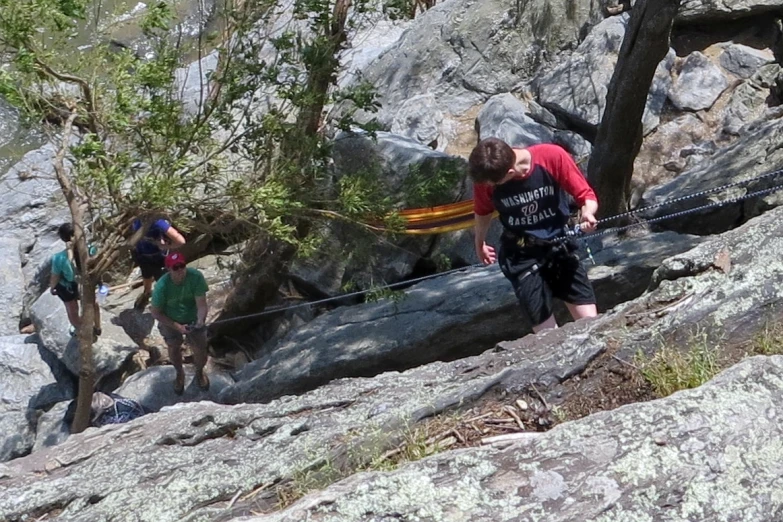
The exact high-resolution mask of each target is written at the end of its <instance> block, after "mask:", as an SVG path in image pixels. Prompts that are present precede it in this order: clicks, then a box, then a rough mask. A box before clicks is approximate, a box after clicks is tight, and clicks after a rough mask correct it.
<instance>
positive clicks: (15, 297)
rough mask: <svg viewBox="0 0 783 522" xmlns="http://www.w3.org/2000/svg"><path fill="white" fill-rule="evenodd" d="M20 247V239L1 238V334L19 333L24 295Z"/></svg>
mask: <svg viewBox="0 0 783 522" xmlns="http://www.w3.org/2000/svg"><path fill="white" fill-rule="evenodd" d="M19 249H20V244H19V241H17V240H15V239H9V238H4V239H0V335H13V334H17V333H19V321H20V320H21V318H22V299H23V297H24V274H23V273H22V258H21V256H20V253H19Z"/></svg>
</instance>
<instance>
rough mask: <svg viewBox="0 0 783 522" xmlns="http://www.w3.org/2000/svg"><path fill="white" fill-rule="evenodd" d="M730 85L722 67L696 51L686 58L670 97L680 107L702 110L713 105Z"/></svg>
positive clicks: (682, 108)
mask: <svg viewBox="0 0 783 522" xmlns="http://www.w3.org/2000/svg"><path fill="white" fill-rule="evenodd" d="M728 86H729V80H728V79H727V78H726V76H725V75H724V74H723V71H721V69H720V67H718V66H717V65H715V64H714V63H712V61H711V60H710V59H709V58H707V56H705V55H704V54H702V53H700V52H698V51H694V52H692V53H691V54H689V55H688V57H687V58H685V62H683V64H682V67H681V69H680V73H679V75H678V76H677V79H676V80H675V81H674V84H673V85H672V90H671V92H670V93H669V99H670V100H671V101H672V103H673V104H674V106H675V107H677V108H678V109H681V110H692V111H700V110H703V109H709V108H710V107H712V104H713V103H715V100H717V99H718V97H719V96H720V95H721V93H722V92H723V91H724V90H725V89H726V87H728Z"/></svg>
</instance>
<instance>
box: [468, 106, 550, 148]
mask: <svg viewBox="0 0 783 522" xmlns="http://www.w3.org/2000/svg"><path fill="white" fill-rule="evenodd" d="M527 112H528V107H527V105H526V104H525V103H524V102H523V101H521V100H519V99H517V98H516V97H514V95H513V94H508V93H507V94H498V95H495V96H493V97H492V98H490V99H489V100H487V101H486V103H485V104H484V106H483V107H482V108H481V111H480V112H479V114H478V117H477V118H476V128H477V129H478V134H479V139H482V140H483V139H485V138H490V137H492V138H500V139H501V140H503V141H505V142H506V143H508V144H510V145H512V146H515V147H527V146H530V145H535V144H537V143H552V141H553V139H554V133H553V132H552V130H550V129H549V128H547V127H545V126H544V125H541V124H540V123H537V122H535V121H534V120H533V119H532V118H530V117H529V116H527V114H526V113H527Z"/></svg>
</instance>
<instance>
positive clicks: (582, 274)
mask: <svg viewBox="0 0 783 522" xmlns="http://www.w3.org/2000/svg"><path fill="white" fill-rule="evenodd" d="M551 252H552V251H551V247H517V246H515V245H514V244H513V243H512V244H510V245H509V244H505V242H504V244H503V245H502V246H501V248H500V253H499V256H498V262H499V263H500V269H501V270H502V271H503V275H505V276H506V278H507V279H508V280H509V281H511V284H512V285H513V287H514V293H515V294H516V296H517V299H519V304H520V306H521V307H522V310H523V311H524V312H525V313H526V314H528V316H529V317H530V320H531V321H532V322H533V325H534V326H535V325H539V324H541V323H543V322H544V321H546V320H547V319H549V318H550V317H551V316H552V313H553V308H552V299H553V298H557V299H560V300H562V301H565V302H566V303H570V304H576V305H583V304H595V293H594V292H593V286H592V285H591V284H590V280H589V279H588V278H587V271H586V270H585V268H584V267H583V266H582V264H581V263H580V262H579V259H577V257H576V256H575V255H574V254H572V253H568V252H563V251H557V252H556V253H554V254H552V253H551ZM534 266H538V267H539V268H538V269H537V270H533V271H531V268H533V267H534Z"/></svg>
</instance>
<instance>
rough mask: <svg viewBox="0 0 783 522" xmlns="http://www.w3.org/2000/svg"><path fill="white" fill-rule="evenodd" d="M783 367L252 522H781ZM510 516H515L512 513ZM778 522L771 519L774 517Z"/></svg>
mask: <svg viewBox="0 0 783 522" xmlns="http://www.w3.org/2000/svg"><path fill="white" fill-rule="evenodd" d="M781 400H783V357H779V356H778V357H771V358H767V357H757V358H753V359H749V360H747V361H745V362H743V363H741V364H739V365H737V366H736V367H734V368H732V369H730V370H728V371H726V372H724V373H723V374H721V375H720V376H718V377H717V378H715V379H714V380H713V381H712V382H710V383H709V384H707V385H705V386H702V387H701V388H699V389H697V390H691V391H687V392H681V393H678V394H675V395H673V396H671V397H669V398H667V399H663V400H659V401H653V402H647V403H642V404H634V405H632V406H626V407H624V408H621V409H619V410H617V411H614V412H605V413H600V414H597V415H592V416H590V417H588V418H585V419H582V420H579V421H576V422H570V423H567V424H564V425H562V426H558V427H556V428H555V429H553V430H552V431H550V432H548V433H530V434H529V436H528V437H526V438H524V439H522V440H520V441H518V442H515V443H512V444H507V445H506V447H502V448H499V447H484V448H470V449H466V450H463V451H459V452H454V453H449V454H446V455H438V456H436V457H432V458H429V459H426V460H423V461H420V462H416V463H414V464H411V465H408V466H405V467H404V468H402V469H401V470H399V471H395V472H392V473H369V474H362V475H356V476H354V477H351V478H350V479H348V480H345V481H343V482H340V483H338V484H335V485H334V486H333V487H331V488H329V489H327V490H325V491H323V492H319V493H316V494H313V495H310V496H308V497H307V498H305V499H303V500H302V501H300V502H298V503H296V504H295V505H293V506H291V507H290V508H288V509H286V510H285V511H283V512H282V513H276V514H271V515H267V516H255V517H247V518H239V519H238V520H243V521H248V522H250V521H253V522H299V521H301V520H308V521H313V522H318V521H322V522H326V521H337V520H339V521H340V522H360V521H364V522H376V521H379V520H482V521H484V520H486V521H489V520H502V519H504V518H507V516H508V515H509V514H510V513H511V511H513V513H514V514H515V515H516V517H518V518H516V520H524V521H528V520H529V521H533V520H547V521H550V522H571V521H574V520H585V521H591V522H599V521H600V522H609V521H620V520H626V521H631V520H635V521H642V520H677V521H686V520H695V519H699V520H735V521H738V522H756V521H759V520H774V518H775V517H776V516H778V515H779V514H780V513H781V510H783V505H782V504H781V502H780V500H779V499H778V498H777V496H776V492H777V491H778V488H779V486H780V484H779V482H780V471H779V464H778V462H777V460H776V459H775V458H771V457H770V452H772V453H775V452H777V451H778V448H779V440H780V437H781V435H783V429H782V428H781V424H780V423H779V422H778V419H777V415H776V412H777V409H778V408H779V404H780V401H781ZM510 506H512V507H510ZM770 517H772V518H770Z"/></svg>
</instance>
